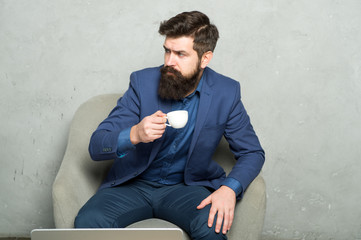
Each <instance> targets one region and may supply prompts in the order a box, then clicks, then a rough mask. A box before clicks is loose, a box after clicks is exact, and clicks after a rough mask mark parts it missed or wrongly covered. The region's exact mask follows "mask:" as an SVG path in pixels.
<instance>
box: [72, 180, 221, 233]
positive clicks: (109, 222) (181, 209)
mask: <svg viewBox="0 0 361 240" xmlns="http://www.w3.org/2000/svg"><path fill="white" fill-rule="evenodd" d="M210 194H211V192H210V191H209V190H208V189H207V188H205V187H202V186H186V185H185V184H177V185H172V186H169V185H163V184H159V183H153V182H149V181H144V180H133V181H131V182H129V183H125V184H123V185H121V186H118V187H114V188H106V189H102V190H100V191H98V192H97V193H96V194H95V195H94V196H93V197H92V198H91V199H89V201H88V202H87V203H86V204H85V205H84V206H83V207H82V208H81V209H80V211H79V213H78V216H77V217H76V218H75V223H74V225H75V227H76V228H123V227H126V226H128V225H130V224H132V223H135V222H137V221H141V220H144V219H149V218H159V219H163V220H167V221H169V222H171V223H174V224H175V225H177V226H179V227H180V228H182V229H183V230H184V231H185V232H187V233H188V234H189V235H190V237H191V238H192V239H194V240H200V239H204V240H212V239H227V237H226V235H224V234H222V232H221V233H216V232H215V229H214V228H215V222H216V221H214V224H213V227H211V228H209V227H208V224H207V223H208V215H209V210H210V205H208V206H207V207H205V208H203V209H200V210H198V209H197V206H198V205H199V204H200V203H201V201H202V200H203V199H205V198H206V197H208V196H209V195H210ZM215 219H217V218H215Z"/></svg>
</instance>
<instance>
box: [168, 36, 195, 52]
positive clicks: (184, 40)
mask: <svg viewBox="0 0 361 240" xmlns="http://www.w3.org/2000/svg"><path fill="white" fill-rule="evenodd" d="M193 40H194V38H192V37H186V36H182V37H178V38H171V37H167V38H166V39H165V41H164V47H166V48H167V49H170V50H172V51H177V52H178V51H191V50H193Z"/></svg>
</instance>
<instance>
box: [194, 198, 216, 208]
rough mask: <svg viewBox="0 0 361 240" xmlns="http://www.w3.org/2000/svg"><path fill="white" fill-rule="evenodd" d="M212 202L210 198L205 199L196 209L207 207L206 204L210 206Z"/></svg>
mask: <svg viewBox="0 0 361 240" xmlns="http://www.w3.org/2000/svg"><path fill="white" fill-rule="evenodd" d="M211 203H212V200H211V196H209V197H207V198H206V199H204V200H203V201H202V202H201V203H200V204H199V205H198V206H197V209H202V208H204V207H205V206H207V205H208V204H211Z"/></svg>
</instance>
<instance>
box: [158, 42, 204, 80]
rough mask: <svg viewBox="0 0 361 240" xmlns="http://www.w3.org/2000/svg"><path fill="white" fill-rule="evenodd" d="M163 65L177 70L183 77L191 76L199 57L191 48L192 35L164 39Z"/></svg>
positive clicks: (197, 64)
mask: <svg viewBox="0 0 361 240" xmlns="http://www.w3.org/2000/svg"><path fill="white" fill-rule="evenodd" d="M163 47H164V51H165V53H164V65H165V66H169V67H172V68H174V69H175V70H177V71H179V72H180V73H181V74H182V75H183V76H184V77H191V75H192V74H194V72H195V71H196V70H198V69H196V68H197V67H198V66H199V57H198V54H197V52H196V51H195V50H194V49H193V38H192V37H179V38H169V37H167V38H166V39H165V41H164V45H163Z"/></svg>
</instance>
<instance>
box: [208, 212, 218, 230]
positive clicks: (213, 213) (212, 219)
mask: <svg viewBox="0 0 361 240" xmlns="http://www.w3.org/2000/svg"><path fill="white" fill-rule="evenodd" d="M216 213H217V210H216V209H214V208H213V207H211V210H210V211H209V216H208V227H210V228H211V227H212V226H213V221H214V217H215V215H216Z"/></svg>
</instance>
